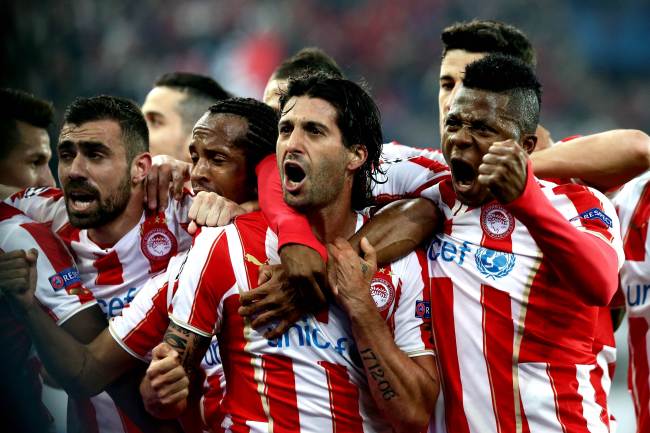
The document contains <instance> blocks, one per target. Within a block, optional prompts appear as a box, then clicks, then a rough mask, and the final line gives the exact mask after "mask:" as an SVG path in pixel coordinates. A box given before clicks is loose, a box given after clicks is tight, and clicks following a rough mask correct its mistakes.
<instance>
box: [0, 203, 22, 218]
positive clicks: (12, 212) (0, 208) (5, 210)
mask: <svg viewBox="0 0 650 433" xmlns="http://www.w3.org/2000/svg"><path fill="white" fill-rule="evenodd" d="M16 215H24V214H23V213H22V212H21V211H20V210H18V209H16V208H15V207H13V206H11V205H9V204H7V203H4V202H1V201H0V221H5V220H8V219H9V218H12V217H14V216H16Z"/></svg>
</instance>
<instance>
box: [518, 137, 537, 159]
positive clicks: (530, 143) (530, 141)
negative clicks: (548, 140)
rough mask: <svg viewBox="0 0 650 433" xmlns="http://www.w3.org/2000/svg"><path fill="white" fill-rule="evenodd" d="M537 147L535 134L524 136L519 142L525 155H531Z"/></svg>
mask: <svg viewBox="0 0 650 433" xmlns="http://www.w3.org/2000/svg"><path fill="white" fill-rule="evenodd" d="M536 145H537V136H536V135H535V134H527V135H524V139H523V140H522V141H521V147H523V148H524V150H525V151H526V153H527V154H529V155H530V154H531V153H533V151H534V150H535V146H536Z"/></svg>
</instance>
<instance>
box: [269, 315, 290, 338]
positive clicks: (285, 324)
mask: <svg viewBox="0 0 650 433" xmlns="http://www.w3.org/2000/svg"><path fill="white" fill-rule="evenodd" d="M292 324H293V322H290V321H288V320H284V319H283V320H280V322H279V323H278V324H277V325H276V326H275V327H274V328H271V329H269V330H268V331H266V332H265V333H264V338H266V339H268V340H274V339H276V338H280V337H282V335H283V334H284V333H285V332H286V331H287V329H289V327H290V326H291V325H292Z"/></svg>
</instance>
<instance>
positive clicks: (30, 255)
mask: <svg viewBox="0 0 650 433" xmlns="http://www.w3.org/2000/svg"><path fill="white" fill-rule="evenodd" d="M25 258H26V259H27V261H28V262H29V263H30V264H32V265H34V264H35V263H36V260H37V259H38V250H37V249H36V248H32V249H30V250H29V251H27V255H26V257H25Z"/></svg>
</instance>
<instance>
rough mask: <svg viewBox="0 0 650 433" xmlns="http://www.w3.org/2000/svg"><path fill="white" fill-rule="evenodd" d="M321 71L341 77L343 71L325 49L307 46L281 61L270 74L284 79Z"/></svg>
mask: <svg viewBox="0 0 650 433" xmlns="http://www.w3.org/2000/svg"><path fill="white" fill-rule="evenodd" d="M316 73H323V74H327V75H331V76H332V77H337V78H343V72H342V71H341V68H340V67H339V65H337V64H336V61H335V60H334V59H333V58H331V57H330V56H328V55H327V54H326V53H325V51H323V50H321V49H320V48H317V47H307V48H303V49H302V50H300V51H298V52H297V53H296V54H294V55H293V56H291V57H289V58H288V59H286V60H285V61H283V62H282V63H281V64H280V66H278V67H277V68H276V70H275V71H274V72H273V75H272V76H271V77H272V78H274V79H278V80H285V79H289V78H291V77H299V76H301V75H310V74H316Z"/></svg>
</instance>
